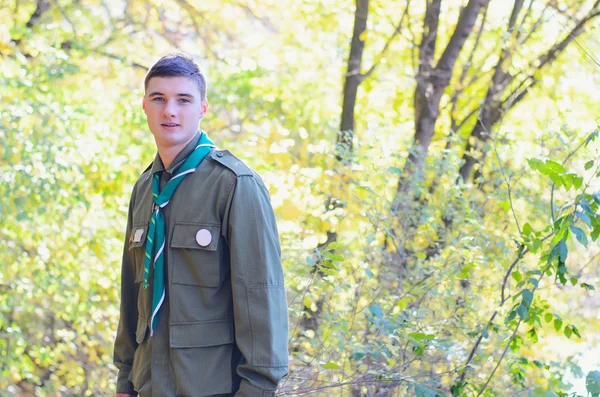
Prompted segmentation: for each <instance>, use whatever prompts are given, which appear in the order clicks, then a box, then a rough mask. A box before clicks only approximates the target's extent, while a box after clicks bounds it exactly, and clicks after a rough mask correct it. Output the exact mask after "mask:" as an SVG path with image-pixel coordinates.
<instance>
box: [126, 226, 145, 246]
mask: <svg viewBox="0 0 600 397" xmlns="http://www.w3.org/2000/svg"><path fill="white" fill-rule="evenodd" d="M146 233H148V222H146V223H140V224H136V225H133V227H132V228H131V234H130V236H129V249H132V248H135V247H140V246H142V245H144V244H145V243H146Z"/></svg>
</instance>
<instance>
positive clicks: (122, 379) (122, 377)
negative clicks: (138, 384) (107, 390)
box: [117, 370, 138, 396]
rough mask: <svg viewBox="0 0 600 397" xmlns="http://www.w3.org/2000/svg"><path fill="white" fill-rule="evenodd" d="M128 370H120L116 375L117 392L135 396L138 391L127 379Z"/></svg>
mask: <svg viewBox="0 0 600 397" xmlns="http://www.w3.org/2000/svg"><path fill="white" fill-rule="evenodd" d="M129 373H130V372H129V371H125V370H120V371H119V375H118V376H117V393H125V394H131V395H134V396H137V395H138V393H137V391H135V389H134V388H133V383H131V381H130V380H129Z"/></svg>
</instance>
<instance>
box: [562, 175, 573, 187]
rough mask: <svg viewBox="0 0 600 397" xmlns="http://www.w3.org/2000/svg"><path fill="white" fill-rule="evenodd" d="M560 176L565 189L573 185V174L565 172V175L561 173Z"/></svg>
mask: <svg viewBox="0 0 600 397" xmlns="http://www.w3.org/2000/svg"><path fill="white" fill-rule="evenodd" d="M561 177H562V182H563V184H564V185H565V189H566V190H569V189H571V186H573V177H574V175H573V174H565V175H561Z"/></svg>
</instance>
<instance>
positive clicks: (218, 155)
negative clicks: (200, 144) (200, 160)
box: [210, 149, 254, 176]
mask: <svg viewBox="0 0 600 397" xmlns="http://www.w3.org/2000/svg"><path fill="white" fill-rule="evenodd" d="M210 157H211V158H212V159H213V160H215V161H216V162H218V163H220V164H222V165H224V166H225V167H227V168H229V169H230V170H231V171H232V172H233V173H234V174H235V175H236V176H242V175H251V176H254V172H252V170H251V169H250V167H248V166H247V165H246V164H244V162H243V161H242V160H240V159H238V158H237V157H235V156H234V155H233V154H232V153H231V152H230V151H229V150H221V149H215V150H213V151H212V153H211V154H210Z"/></svg>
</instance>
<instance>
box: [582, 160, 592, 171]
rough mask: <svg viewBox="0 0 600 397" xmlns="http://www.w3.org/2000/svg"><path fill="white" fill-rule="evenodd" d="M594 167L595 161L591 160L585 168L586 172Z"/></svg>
mask: <svg viewBox="0 0 600 397" xmlns="http://www.w3.org/2000/svg"><path fill="white" fill-rule="evenodd" d="M593 166H594V160H590V161H588V162H587V163H585V166H584V168H585V170H586V171H587V170H589V169H590V168H592V167H593Z"/></svg>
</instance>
